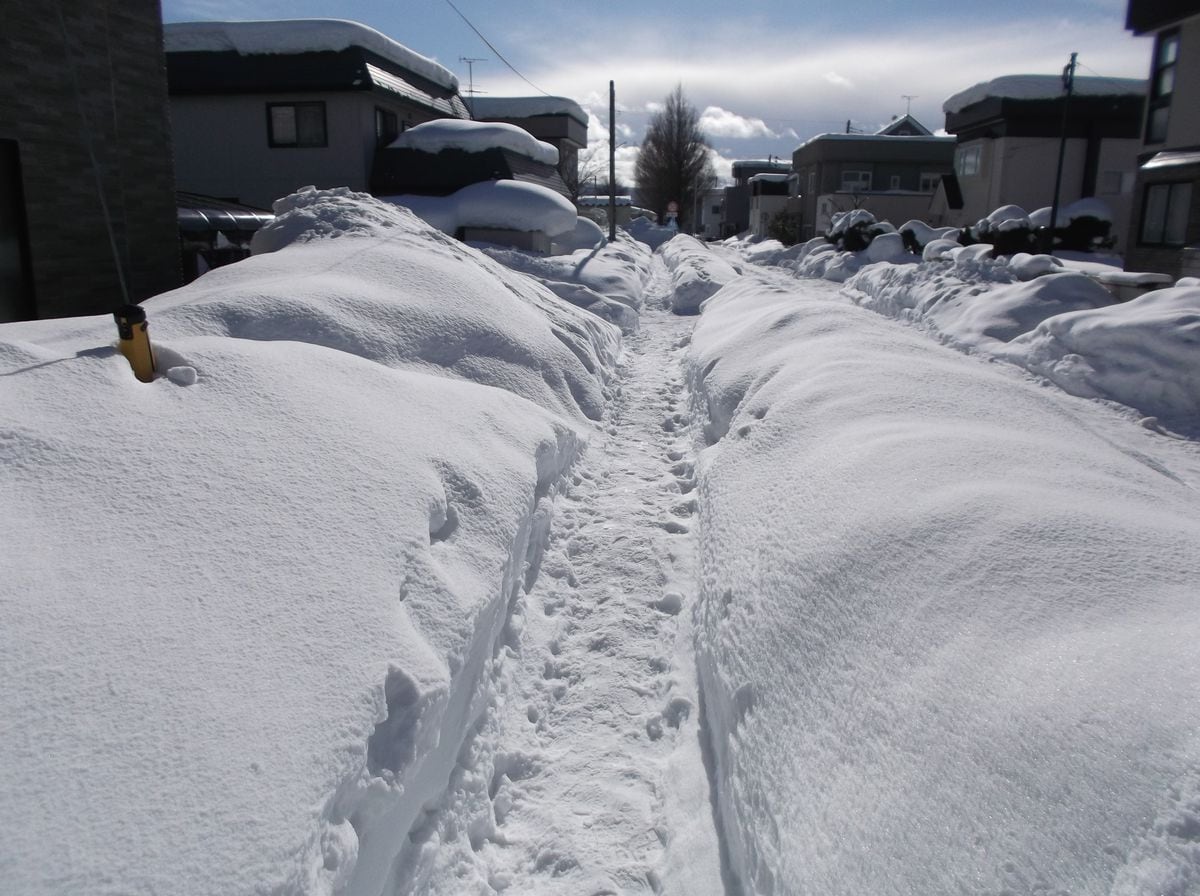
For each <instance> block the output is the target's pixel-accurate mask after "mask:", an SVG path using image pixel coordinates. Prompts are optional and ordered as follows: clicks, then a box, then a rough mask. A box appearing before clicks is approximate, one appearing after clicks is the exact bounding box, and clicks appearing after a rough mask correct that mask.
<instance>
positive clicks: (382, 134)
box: [375, 106, 400, 146]
mask: <svg viewBox="0 0 1200 896" xmlns="http://www.w3.org/2000/svg"><path fill="white" fill-rule="evenodd" d="M399 135H400V119H399V118H398V117H397V116H396V113H395V112H389V111H388V110H387V109H380V108H379V107H378V106H376V107H375V145H376V146H387V145H388V144H390V143H391V142H392V141H393V140H395V139H396V138H397V137H398V136H399Z"/></svg>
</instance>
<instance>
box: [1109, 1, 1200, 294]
mask: <svg viewBox="0 0 1200 896" xmlns="http://www.w3.org/2000/svg"><path fill="white" fill-rule="evenodd" d="M1126 27H1127V28H1129V29H1130V30H1131V31H1133V32H1135V33H1137V34H1145V35H1151V34H1152V35H1154V48H1153V51H1152V53H1151V57H1150V89H1149V94H1148V101H1147V108H1146V120H1145V127H1144V130H1143V142H1142V145H1141V146H1140V150H1141V152H1140V154H1139V156H1138V161H1139V163H1140V164H1139V167H1138V172H1137V185H1136V197H1135V202H1134V205H1133V211H1132V215H1131V217H1130V230H1131V232H1132V234H1133V236H1134V239H1133V240H1132V245H1131V246H1130V248H1129V251H1128V252H1127V253H1126V258H1125V267H1126V269H1127V270H1130V271H1155V272H1158V273H1163V274H1168V275H1170V276H1172V277H1182V276H1190V277H1200V0H1183V2H1177V3H1173V4H1164V3H1156V2H1146V0H1130V3H1129V7H1128V11H1127V15H1126Z"/></svg>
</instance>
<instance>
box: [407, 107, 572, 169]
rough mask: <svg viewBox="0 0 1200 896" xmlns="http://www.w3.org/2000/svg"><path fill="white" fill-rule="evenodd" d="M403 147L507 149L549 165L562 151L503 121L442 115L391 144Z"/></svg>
mask: <svg viewBox="0 0 1200 896" xmlns="http://www.w3.org/2000/svg"><path fill="white" fill-rule="evenodd" d="M391 145H392V146H393V147H395V148H399V149H417V150H421V151H422V152H428V153H439V152H442V151H443V150H446V149H460V150H462V151H463V152H485V151H487V150H489V149H507V150H508V151H510V152H514V153H516V154H517V155H521V156H525V157H526V158H530V159H533V160H534V161H536V162H542V163H544V164H546V165H557V164H558V150H557V149H556V148H555V147H554V146H552V145H551V144H549V143H545V142H543V141H541V140H538V139H537V138H536V137H534V136H533V135H532V134H530V133H529V131H526V130H524V129H523V128H519V127H517V126H516V125H515V124H506V123H504V122H500V121H493V122H483V121H467V120H463V119H458V118H439V119H437V120H435V121H426V122H423V123H422V124H419V125H417V126H415V127H411V128H409V129H408V130H406V131H404V132H403V133H402V134H401V135H400V136H399V137H397V138H396V139H395V140H393V141H392V144H391Z"/></svg>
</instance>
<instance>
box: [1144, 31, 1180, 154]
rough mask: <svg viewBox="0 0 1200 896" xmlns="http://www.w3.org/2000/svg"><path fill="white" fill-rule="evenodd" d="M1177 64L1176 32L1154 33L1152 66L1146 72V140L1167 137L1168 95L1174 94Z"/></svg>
mask: <svg viewBox="0 0 1200 896" xmlns="http://www.w3.org/2000/svg"><path fill="white" fill-rule="evenodd" d="M1178 64H1179V32H1178V31H1168V32H1164V33H1162V34H1160V35H1159V36H1158V43H1157V44H1156V45H1155V47H1154V68H1153V70H1152V71H1151V73H1150V106H1149V112H1148V113H1147V116H1146V142H1147V143H1162V142H1164V141H1165V140H1166V139H1167V122H1168V120H1169V119H1170V117H1171V97H1172V96H1174V94H1175V74H1176V69H1177V68H1178Z"/></svg>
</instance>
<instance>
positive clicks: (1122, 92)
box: [942, 75, 1146, 115]
mask: <svg viewBox="0 0 1200 896" xmlns="http://www.w3.org/2000/svg"><path fill="white" fill-rule="evenodd" d="M1063 92H1064V91H1063V82H1062V78H1061V77H1060V76H1059V75H1004V76H1002V77H999V78H993V79H992V80H990V81H982V82H980V83H979V84H976V85H974V86H973V87H968V88H967V89H966V90H960V91H959V92H958V93H956V94H954V95H953V96H952V97H950V98H949V99H948V100H946V101H945V102H944V103H942V111H943V112H945V113H946V114H947V115H953V114H956V113H958V112H961V111H962V110H963V109H965V108H967V107H968V106H971V105H974V104H975V103H979V102H982V101H983V100H986V99H991V98H997V99H1006V100H1053V99H1057V98H1058V97H1060V96H1062V95H1063ZM1073 93H1074V95H1075V96H1131V95H1133V96H1142V95H1144V94H1145V93H1146V82H1145V81H1144V80H1142V79H1140V78H1090V77H1089V78H1076V79H1075V86H1074V88H1073Z"/></svg>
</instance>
